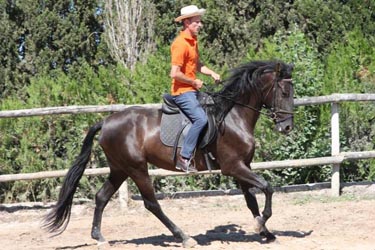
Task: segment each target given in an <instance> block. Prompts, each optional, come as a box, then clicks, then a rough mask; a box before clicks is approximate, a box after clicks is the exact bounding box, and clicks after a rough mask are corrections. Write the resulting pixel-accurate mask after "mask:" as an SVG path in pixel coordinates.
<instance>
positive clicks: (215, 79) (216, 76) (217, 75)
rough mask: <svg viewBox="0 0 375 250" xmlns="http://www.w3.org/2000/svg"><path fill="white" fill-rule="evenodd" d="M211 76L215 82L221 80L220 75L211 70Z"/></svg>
mask: <svg viewBox="0 0 375 250" xmlns="http://www.w3.org/2000/svg"><path fill="white" fill-rule="evenodd" d="M211 77H212V78H213V79H214V81H215V83H220V82H221V77H220V75H219V74H217V73H215V72H212V73H211Z"/></svg>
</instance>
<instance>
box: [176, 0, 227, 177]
mask: <svg viewBox="0 0 375 250" xmlns="http://www.w3.org/2000/svg"><path fill="white" fill-rule="evenodd" d="M205 11H206V10H205V9H198V7H197V6H195V5H190V6H186V7H183V8H182V9H181V15H180V16H179V17H177V18H176V19H175V21H176V22H182V23H183V29H182V31H181V32H180V34H179V35H178V36H177V37H176V39H175V40H174V41H173V43H172V45H171V58H172V67H171V73H170V76H171V78H172V87H171V94H172V96H173V99H174V101H175V102H176V104H177V105H178V106H179V108H180V109H181V110H182V111H183V112H184V114H185V115H186V116H187V117H188V118H189V119H190V121H191V122H192V126H191V128H190V129H189V132H188V133H187V135H186V137H185V141H184V144H183V146H182V149H181V152H180V155H179V156H178V157H177V163H176V168H177V169H179V170H183V171H185V172H196V171H197V169H196V168H195V167H194V166H192V165H191V164H190V161H191V159H192V157H193V152H194V150H195V147H196V145H197V141H198V137H199V135H200V133H201V131H202V130H203V129H204V127H205V126H206V124H207V116H206V113H205V112H204V110H203V108H202V107H201V106H200V104H199V102H198V100H197V96H198V91H199V89H200V88H201V87H202V85H203V81H202V80H200V79H198V78H197V77H196V72H200V73H203V74H205V75H209V76H211V77H212V78H213V79H214V80H215V82H217V81H220V75H219V74H217V73H215V72H214V71H212V70H211V69H209V68H208V67H206V66H204V65H203V64H202V63H201V62H200V60H199V53H198V42H197V35H198V32H199V31H200V29H201V28H202V27H203V24H202V21H201V18H202V15H203V14H204V13H205Z"/></svg>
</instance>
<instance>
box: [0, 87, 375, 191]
mask: <svg viewBox="0 0 375 250" xmlns="http://www.w3.org/2000/svg"><path fill="white" fill-rule="evenodd" d="M348 101H353V102H359V101H375V94H332V95H329V96H319V97H303V98H299V99H295V100H294V105H295V106H306V105H318V104H328V103H330V104H331V105H332V106H331V148H332V156H329V157H319V158H311V159H299V160H284V161H272V162H254V163H252V164H251V166H252V169H254V170H265V169H278V168H297V167H307V166H318V165H332V166H333V168H332V181H331V188H332V194H333V195H335V196H337V195H339V194H340V175H339V172H340V164H341V163H342V162H343V161H345V160H359V159H370V158H375V151H362V152H340V138H339V134H340V133H339V103H341V102H348ZM131 106H135V105H122V104H118V105H90V106H63V107H49V108H32V109H23V110H9V111H0V118H16V117H29V116H45V115H61V114H83V113H103V112H117V111H121V110H123V109H125V108H128V107H131ZM137 106H143V107H148V108H151V107H156V108H158V107H160V106H161V104H158V103H155V104H140V105H137ZM67 171H68V170H58V171H43V172H38V173H24V174H7V175H0V182H9V181H19V180H35V179H42V178H56V177H62V176H65V175H66V173H67ZM108 173H109V168H97V169H86V170H85V173H84V174H85V175H103V174H108ZM213 173H220V170H213V171H204V172H199V173H197V174H213ZM150 175H152V176H176V175H186V174H185V173H180V172H172V171H167V170H162V169H157V170H150ZM122 196H124V195H122Z"/></svg>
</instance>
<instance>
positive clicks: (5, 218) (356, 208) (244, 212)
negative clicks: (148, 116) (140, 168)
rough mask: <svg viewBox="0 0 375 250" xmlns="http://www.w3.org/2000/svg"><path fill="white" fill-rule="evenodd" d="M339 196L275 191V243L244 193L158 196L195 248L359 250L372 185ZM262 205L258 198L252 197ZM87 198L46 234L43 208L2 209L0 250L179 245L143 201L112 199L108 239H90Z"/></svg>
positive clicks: (369, 225)
mask: <svg viewBox="0 0 375 250" xmlns="http://www.w3.org/2000/svg"><path fill="white" fill-rule="evenodd" d="M343 191H344V193H343V195H342V196H341V197H340V198H332V197H330V195H329V194H330V190H321V191H310V192H299V193H288V194H286V193H275V195H274V202H273V216H272V217H271V219H270V220H269V222H268V223H267V225H268V228H269V230H270V231H271V232H273V233H274V234H275V235H276V237H277V240H276V242H273V243H269V244H265V243H263V242H262V240H261V238H260V237H259V236H258V235H257V234H255V233H254V229H253V225H254V223H253V220H252V216H251V215H250V212H249V210H248V209H247V207H246V205H245V201H244V199H243V197H242V195H234V196H220V197H201V198H190V199H178V200H162V201H160V203H161V206H162V208H163V209H164V211H165V213H166V214H167V215H168V216H169V217H170V218H171V219H172V220H173V221H174V222H175V223H176V224H177V225H179V226H180V227H181V228H182V229H183V230H185V232H186V233H188V234H190V235H191V236H192V237H193V238H194V239H195V240H196V241H197V242H198V245H197V246H196V247H195V248H194V249H215V250H217V249H238V250H243V249H262V250H263V249H288V250H291V249H329V250H333V249H340V250H343V249H356V250H357V249H361V250H363V249H365V250H375V185H369V186H355V187H350V188H345V189H344V190H343ZM257 197H258V198H259V201H260V204H263V196H262V195H258V196H257ZM93 208H94V206H93V204H88V205H87V204H86V205H75V206H73V214H72V218H71V221H70V224H69V226H68V228H67V230H66V231H65V232H64V233H63V234H62V235H60V236H58V237H55V238H49V237H48V235H47V234H46V233H45V232H43V231H42V230H41V229H40V228H39V226H40V221H41V217H42V216H44V215H45V214H46V213H47V209H24V210H16V211H9V210H12V209H4V207H3V208H2V210H1V211H0V246H1V249H9V250H10V249H15V250H16V249H17V250H20V249H79V250H88V249H116V250H117V249H140V250H143V249H144V250H146V249H147V250H149V249H183V248H182V246H181V243H180V242H176V241H175V239H174V238H173V237H172V236H171V234H170V232H169V231H168V230H167V229H166V228H165V227H164V226H163V225H162V224H161V223H160V222H159V221H158V220H157V219H156V218H155V217H154V216H153V215H152V214H151V213H149V212H148V211H147V210H145V209H144V208H143V204H142V202H141V201H131V203H130V204H129V208H128V210H127V211H121V210H120V208H119V205H118V204H117V202H116V201H113V202H111V203H110V204H109V205H108V206H107V209H106V210H105V213H104V218H103V225H102V232H103V235H104V237H106V239H107V240H108V244H104V245H101V246H97V244H96V242H95V241H94V240H92V239H91V238H90V230H91V222H92V215H93Z"/></svg>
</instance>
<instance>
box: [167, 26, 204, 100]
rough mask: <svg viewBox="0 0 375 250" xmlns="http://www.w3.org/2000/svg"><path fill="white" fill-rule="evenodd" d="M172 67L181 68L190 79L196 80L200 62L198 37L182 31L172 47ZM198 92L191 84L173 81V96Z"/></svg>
mask: <svg viewBox="0 0 375 250" xmlns="http://www.w3.org/2000/svg"><path fill="white" fill-rule="evenodd" d="M171 57H172V58H171V59H172V65H175V66H179V67H180V68H181V72H182V73H184V74H185V75H186V76H187V77H188V78H190V79H192V80H195V79H196V72H197V66H198V62H199V54H198V41H197V38H196V37H193V36H190V35H188V34H186V33H185V32H183V31H181V32H180V34H179V35H178V36H177V37H176V38H175V40H174V41H173V43H172V45H171ZM194 90H196V89H195V88H194V87H193V86H191V85H190V84H186V83H183V82H180V81H177V80H176V79H173V80H172V87H171V94H172V95H180V94H182V93H185V92H188V91H194Z"/></svg>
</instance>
